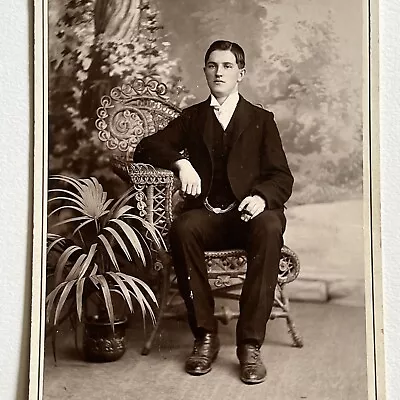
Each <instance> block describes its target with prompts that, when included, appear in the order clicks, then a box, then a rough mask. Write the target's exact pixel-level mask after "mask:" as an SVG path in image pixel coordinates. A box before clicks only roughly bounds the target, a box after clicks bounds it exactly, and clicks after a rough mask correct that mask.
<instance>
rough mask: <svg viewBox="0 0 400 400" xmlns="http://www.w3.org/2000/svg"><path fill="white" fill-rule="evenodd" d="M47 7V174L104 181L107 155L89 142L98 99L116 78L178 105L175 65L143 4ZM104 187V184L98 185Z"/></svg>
mask: <svg viewBox="0 0 400 400" xmlns="http://www.w3.org/2000/svg"><path fill="white" fill-rule="evenodd" d="M49 6H50V10H49V19H50V20H49V164H50V165H49V168H50V173H63V174H70V175H75V176H77V177H82V176H89V175H94V176H96V177H98V178H99V177H102V178H103V182H104V181H107V180H108V181H110V180H111V182H110V185H109V187H108V188H110V187H111V186H114V185H111V183H112V181H113V180H114V175H113V174H112V172H111V171H110V168H109V154H108V153H107V151H105V149H104V147H103V146H102V144H101V143H100V142H99V140H98V139H97V132H96V130H95V127H94V121H95V118H96V109H97V107H98V105H99V102H100V98H101V96H102V95H104V94H106V93H107V92H109V90H110V89H111V88H112V87H113V86H116V85H119V84H121V83H122V82H124V81H129V80H131V79H133V78H140V77H148V76H151V77H153V78H156V79H159V80H162V81H163V82H164V83H166V84H167V86H168V88H169V91H170V94H171V95H172V97H171V98H172V100H174V101H175V103H176V104H177V105H178V106H183V105H185V101H186V98H187V97H188V92H187V90H186V89H185V88H184V87H183V86H182V84H181V79H180V68H179V64H178V60H172V59H170V58H169V53H168V51H169V46H170V43H169V42H168V41H167V40H166V38H165V37H164V35H163V33H162V30H163V27H162V26H161V24H160V22H159V19H160V18H159V13H158V11H157V10H156V9H155V8H154V7H153V6H152V5H151V4H150V3H149V1H147V0H69V1H65V2H64V3H62V2H51V3H50V5H49ZM106 186H107V184H106Z"/></svg>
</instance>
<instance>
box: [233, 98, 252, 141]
mask: <svg viewBox="0 0 400 400" xmlns="http://www.w3.org/2000/svg"><path fill="white" fill-rule="evenodd" d="M252 113H253V110H252V107H251V106H250V103H248V102H247V101H246V100H245V99H244V98H243V97H242V96H240V98H239V102H238V104H237V106H236V110H235V112H234V114H233V116H232V120H233V119H234V129H233V131H232V139H231V144H232V147H233V146H234V145H235V143H236V142H237V141H238V139H239V138H240V136H241V134H242V133H243V132H244V130H245V129H246V128H247V127H248V126H249V125H250V123H251V121H252ZM232 120H231V122H232Z"/></svg>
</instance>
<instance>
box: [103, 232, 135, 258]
mask: <svg viewBox="0 0 400 400" xmlns="http://www.w3.org/2000/svg"><path fill="white" fill-rule="evenodd" d="M104 230H106V231H108V232H110V233H111V234H112V235H113V236H114V238H115V240H116V241H117V242H118V244H119V245H120V247H121V249H122V250H123V251H124V253H125V255H126V258H127V259H128V261H132V257H131V255H130V253H129V250H128V248H127V247H126V245H125V242H124V240H123V239H122V238H121V236H120V234H119V233H118V232H117V231H116V230H115V229H113V228H111V227H109V226H106V227H105V228H104Z"/></svg>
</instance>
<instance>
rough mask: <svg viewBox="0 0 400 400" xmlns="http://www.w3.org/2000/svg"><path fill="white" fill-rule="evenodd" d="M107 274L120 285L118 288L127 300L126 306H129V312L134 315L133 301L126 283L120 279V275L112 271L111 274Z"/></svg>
mask: <svg viewBox="0 0 400 400" xmlns="http://www.w3.org/2000/svg"><path fill="white" fill-rule="evenodd" d="M107 274H108V275H110V276H111V277H112V278H113V279H114V280H115V282H116V283H117V285H118V288H120V289H121V292H122V294H123V296H124V298H125V301H126V304H128V307H129V311H130V312H131V313H132V312H133V305H132V299H131V296H130V294H129V291H128V288H127V287H126V285H125V283H124V281H123V280H122V279H121V278H120V277H119V275H118V273H115V272H113V271H110V272H107Z"/></svg>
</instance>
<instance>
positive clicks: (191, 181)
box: [174, 159, 201, 197]
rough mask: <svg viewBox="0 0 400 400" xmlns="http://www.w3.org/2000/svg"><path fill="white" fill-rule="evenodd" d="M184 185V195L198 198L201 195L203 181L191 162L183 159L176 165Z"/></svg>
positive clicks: (182, 188)
mask: <svg viewBox="0 0 400 400" xmlns="http://www.w3.org/2000/svg"><path fill="white" fill-rule="evenodd" d="M174 166H175V167H176V169H177V171H178V176H179V179H180V181H181V183H182V187H181V190H182V192H183V193H186V194H190V195H192V196H195V197H196V196H198V195H199V194H200V193H201V179H200V177H199V174H198V173H197V172H196V170H195V169H194V168H193V166H192V164H191V163H190V161H189V160H186V159H181V160H178V161H176V162H175V163H174Z"/></svg>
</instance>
